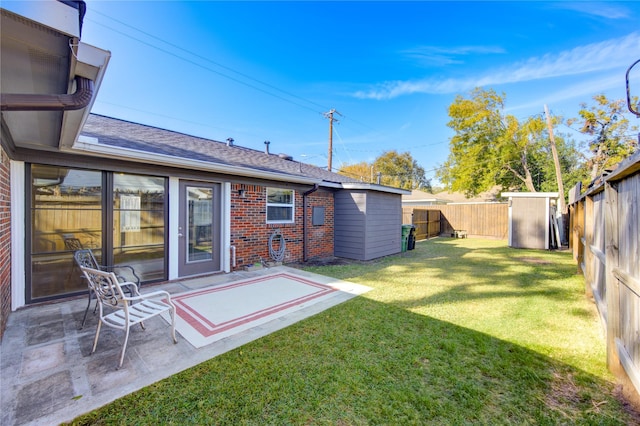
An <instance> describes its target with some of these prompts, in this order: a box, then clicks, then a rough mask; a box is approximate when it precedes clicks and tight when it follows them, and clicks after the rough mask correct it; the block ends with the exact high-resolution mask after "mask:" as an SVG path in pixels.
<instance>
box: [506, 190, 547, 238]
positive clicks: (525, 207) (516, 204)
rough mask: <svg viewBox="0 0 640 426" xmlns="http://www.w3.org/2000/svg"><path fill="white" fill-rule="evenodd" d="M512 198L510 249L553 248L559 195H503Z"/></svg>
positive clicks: (531, 193)
mask: <svg viewBox="0 0 640 426" xmlns="http://www.w3.org/2000/svg"><path fill="white" fill-rule="evenodd" d="M502 196H503V197H509V247H513V248H530V249H544V250H547V249H549V248H551V241H552V239H553V238H555V237H554V235H552V234H551V233H552V231H553V223H552V222H553V218H554V216H555V202H556V201H557V199H558V193H557V192H503V193H502Z"/></svg>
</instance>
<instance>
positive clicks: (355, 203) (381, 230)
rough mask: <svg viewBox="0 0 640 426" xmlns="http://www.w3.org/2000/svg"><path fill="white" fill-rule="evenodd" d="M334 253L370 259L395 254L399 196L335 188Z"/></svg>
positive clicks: (398, 244)
mask: <svg viewBox="0 0 640 426" xmlns="http://www.w3.org/2000/svg"><path fill="white" fill-rule="evenodd" d="M334 233H335V240H334V241H335V242H334V253H335V255H336V256H338V257H346V258H349V259H357V260H370V259H375V258H378V257H382V256H387V255H390V254H395V253H399V252H400V250H401V238H402V199H401V196H400V195H396V194H387V193H382V192H376V191H346V190H344V191H339V192H338V193H336V195H335V223H334Z"/></svg>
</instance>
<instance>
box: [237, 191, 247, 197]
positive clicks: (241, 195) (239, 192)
mask: <svg viewBox="0 0 640 426" xmlns="http://www.w3.org/2000/svg"><path fill="white" fill-rule="evenodd" d="M238 197H240V198H247V191H245V190H244V189H238Z"/></svg>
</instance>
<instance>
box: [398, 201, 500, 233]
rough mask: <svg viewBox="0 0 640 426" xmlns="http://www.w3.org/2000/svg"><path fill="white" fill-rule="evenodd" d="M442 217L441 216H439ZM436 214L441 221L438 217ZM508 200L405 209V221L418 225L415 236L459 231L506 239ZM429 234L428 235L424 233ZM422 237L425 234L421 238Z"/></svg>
mask: <svg viewBox="0 0 640 426" xmlns="http://www.w3.org/2000/svg"><path fill="white" fill-rule="evenodd" d="M438 216H439V217H438ZM436 217H438V218H439V220H438V221H437V220H436ZM508 220H509V207H508V205H507V203H469V204H444V205H434V206H424V207H419V208H413V207H405V208H403V223H412V224H413V225H415V227H416V239H424V238H430V237H433V236H436V235H442V236H451V234H453V233H454V232H455V231H456V230H464V231H467V235H469V236H475V237H488V238H499V239H506V238H507V236H508V232H509V222H508ZM425 235H426V236H425ZM421 236H424V237H422V238H421Z"/></svg>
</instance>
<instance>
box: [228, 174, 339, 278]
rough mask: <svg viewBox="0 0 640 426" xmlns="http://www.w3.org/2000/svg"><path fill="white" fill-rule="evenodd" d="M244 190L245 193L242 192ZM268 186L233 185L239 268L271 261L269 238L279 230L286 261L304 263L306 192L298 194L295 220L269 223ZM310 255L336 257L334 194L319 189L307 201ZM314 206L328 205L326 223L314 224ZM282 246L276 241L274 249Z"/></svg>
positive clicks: (234, 242) (233, 227)
mask: <svg viewBox="0 0 640 426" xmlns="http://www.w3.org/2000/svg"><path fill="white" fill-rule="evenodd" d="M240 190H243V196H240V194H239V192H240ZM266 197H267V189H266V187H264V186H259V185H245V184H232V185H231V245H232V246H235V247H236V269H240V268H242V267H243V266H247V265H253V264H254V263H256V262H260V259H262V260H265V261H271V260H272V259H271V257H270V255H269V237H270V236H271V235H272V234H273V233H274V231H275V230H278V229H279V230H280V232H281V233H282V235H283V237H284V239H285V243H286V251H285V258H284V261H283V262H284V263H291V262H301V261H302V260H303V258H304V253H303V247H304V245H303V235H302V234H303V232H302V229H303V220H302V214H303V208H302V201H303V193H302V192H299V191H296V194H295V223H291V224H289V223H284V224H283V223H279V224H267V223H266V221H267V218H266V215H267V201H266ZM307 205H308V209H307V236H308V241H307V244H308V246H307V250H308V251H307V254H308V258H309V259H313V258H323V257H330V256H333V194H331V193H328V192H322V191H316V192H314V193H313V194H311V195H310V196H309V197H308V201H307ZM313 206H324V207H325V224H324V225H320V226H313V225H312V224H311V215H312V210H313V209H312V207H313ZM278 247H279V246H278V244H277V241H276V240H274V249H277V248H278Z"/></svg>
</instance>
